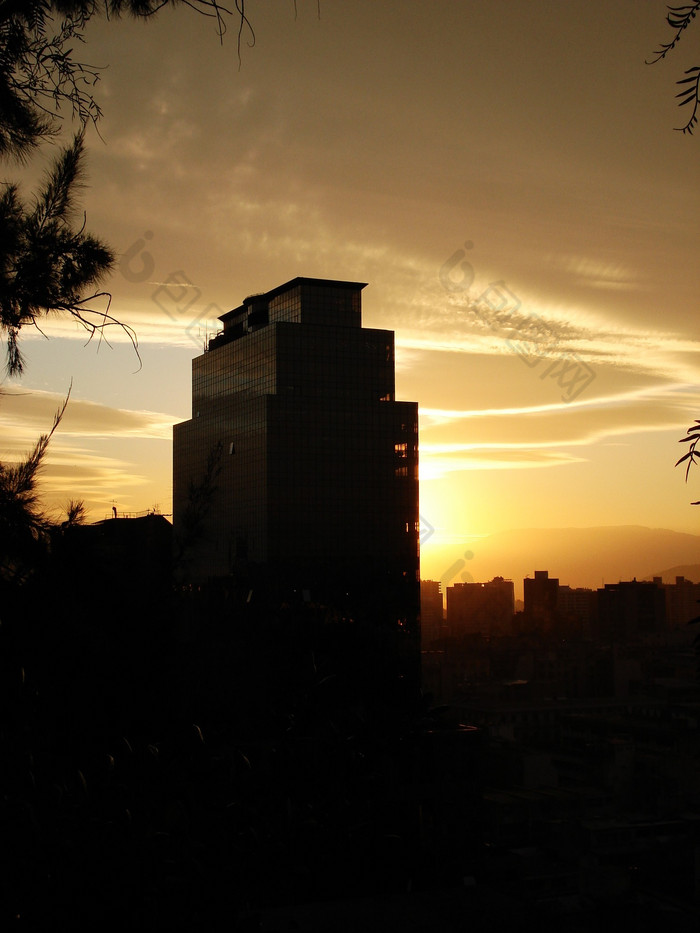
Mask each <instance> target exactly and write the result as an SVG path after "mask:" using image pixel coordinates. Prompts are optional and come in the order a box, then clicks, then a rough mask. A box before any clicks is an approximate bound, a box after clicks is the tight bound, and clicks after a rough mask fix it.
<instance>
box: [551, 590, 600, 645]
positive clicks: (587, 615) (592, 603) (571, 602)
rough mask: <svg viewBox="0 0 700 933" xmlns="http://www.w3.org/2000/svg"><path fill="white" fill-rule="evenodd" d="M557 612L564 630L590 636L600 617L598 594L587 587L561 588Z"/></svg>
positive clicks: (558, 592)
mask: <svg viewBox="0 0 700 933" xmlns="http://www.w3.org/2000/svg"><path fill="white" fill-rule="evenodd" d="M556 612H557V616H558V620H559V624H560V625H561V627H562V629H563V630H564V631H566V632H569V633H571V634H579V635H583V634H588V633H590V632H591V631H592V630H593V627H594V625H595V621H596V618H597V615H598V594H597V593H596V591H595V590H589V589H586V588H585V587H580V586H578V587H571V586H559V588H558V590H557V605H556Z"/></svg>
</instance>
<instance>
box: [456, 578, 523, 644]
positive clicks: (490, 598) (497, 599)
mask: <svg viewBox="0 0 700 933" xmlns="http://www.w3.org/2000/svg"><path fill="white" fill-rule="evenodd" d="M514 613H515V591H514V587H513V581H512V580H504V579H503V577H494V578H493V580H491V581H490V582H488V583H455V584H454V586H448V587H447V629H448V632H449V634H450V635H451V636H453V637H455V636H456V637H459V636H460V635H475V634H481V635H486V636H489V637H492V636H496V635H508V634H510V633H511V632H512V630H513V615H514Z"/></svg>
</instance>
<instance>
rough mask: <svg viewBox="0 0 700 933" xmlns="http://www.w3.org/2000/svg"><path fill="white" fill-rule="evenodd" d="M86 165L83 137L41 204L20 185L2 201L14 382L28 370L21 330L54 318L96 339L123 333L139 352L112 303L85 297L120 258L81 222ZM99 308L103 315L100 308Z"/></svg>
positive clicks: (4, 308)
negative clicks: (110, 330) (114, 329)
mask: <svg viewBox="0 0 700 933" xmlns="http://www.w3.org/2000/svg"><path fill="white" fill-rule="evenodd" d="M82 161H83V138H82V136H77V137H76V138H75V139H74V140H73V143H72V144H71V145H70V146H68V147H66V148H65V149H64V150H63V151H62V152H61V153H60V155H59V156H58V157H57V159H56V161H55V162H54V164H53V166H52V167H51V169H50V170H49V172H48V173H47V176H46V179H45V181H44V184H43V185H42V187H41V189H40V190H39V191H38V192H37V194H36V196H35V198H34V203H33V204H31V205H30V206H26V205H25V204H24V203H23V202H22V200H21V199H20V196H19V191H18V189H17V186H16V185H10V184H7V185H5V190H4V192H3V193H2V195H0V329H1V330H2V331H3V333H4V334H5V336H6V341H7V371H8V373H9V374H10V375H16V374H20V373H22V371H23V369H24V361H23V358H22V354H21V352H20V349H19V345H18V340H19V334H20V331H21V329H22V328H23V327H26V326H28V325H33V326H37V327H38V326H39V325H40V323H41V321H42V319H43V318H44V317H46V316H47V315H50V314H67V315H70V316H72V317H73V318H74V319H75V320H77V321H78V322H79V323H80V324H81V325H82V326H83V327H85V328H86V330H87V331H88V333H89V334H90V336H92V335H93V334H95V333H103V332H104V330H105V328H107V327H109V326H112V325H117V326H122V327H123V329H125V330H126V331H127V333H128V334H129V336H130V337H131V339H132V342H133V344H134V346H136V337H135V335H134V334H133V332H132V331H131V330H130V328H128V327H124V326H123V325H118V324H117V321H116V320H115V319H114V318H113V317H112V316H111V315H110V314H109V313H108V309H109V295H107V294H106V293H104V292H93V293H92V294H91V295H89V297H84V293H85V290H86V289H89V288H90V287H93V286H94V285H96V284H97V283H98V282H99V281H100V279H102V278H103V277H104V276H105V275H106V274H107V273H108V272H109V270H110V269H111V267H112V263H113V255H112V252H111V251H110V250H109V248H108V247H107V246H105V245H104V244H103V243H101V242H100V241H99V240H98V239H97V238H96V237H94V236H92V234H90V233H87V232H86V231H85V221H84V217H80V216H76V214H77V212H76V208H75V195H76V190H77V189H79V187H80V184H81V176H82ZM98 300H102V304H103V307H102V308H96V307H95V306H94V302H95V301H98Z"/></svg>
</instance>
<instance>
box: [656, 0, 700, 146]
mask: <svg viewBox="0 0 700 933" xmlns="http://www.w3.org/2000/svg"><path fill="white" fill-rule="evenodd" d="M698 12H700V2H698V3H688V4H685V5H684V6H670V7H668V13H667V14H666V22H667V23H668V25H669V26H670V27H671V28H672V29H674V30H675V34H674V36H673V38H672V39H671V40H670V41H669V42H662V43H661V44H660V47H659V48H658V49H657V50H656V52H654V57H653V58H651V59H647V65H653V64H655V63H656V62H658V61H660V60H661V59H662V58H666V56H667V55H668V53H669V52H670V51H672V50H673V49H675V47H676V46H677V45H678V43H679V41H680V38H681V36H682V35H683V33H684V32H685V30H686V29H687V28H688V27H689V26H690V24H691V23H692V22H693V20H694V19H695V17H696V16H697V14H698ZM685 74H686V76H688V77H685V78H681V79H680V80H679V81H676V84H678V85H680V86H681V88H682V90H681V91H680V92H679V93H678V94H676V97H677V98H678V97H680V98H682V100H680V101H679V102H678V106H679V107H684V106H685V105H686V104H692V105H693V109H692V112H691V114H690V118H689V119H688V121H687V122H686V123H685V125H684V126H677V127H675V129H676V130H678V131H679V132H680V133H683V134H685V133H688V134H689V135H690V136H692V134H693V130H694V129H695V127H696V126H697V122H698V109H700V67H698V66H697V65H694V66H693V67H691V68H688V70H687V71H686V72H685ZM683 85H688V87H683Z"/></svg>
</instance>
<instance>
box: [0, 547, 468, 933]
mask: <svg viewBox="0 0 700 933" xmlns="http://www.w3.org/2000/svg"><path fill="white" fill-rule="evenodd" d="M68 531H70V529H68ZM132 569H133V572H130V573H128V574H127V575H125V574H124V572H123V567H122V568H121V570H117V567H116V565H114V566H112V567H110V566H105V565H104V564H102V565H100V560H99V559H98V558H97V556H96V555H95V553H94V552H93V553H92V554H91V552H90V549H86V548H82V547H73V546H71V547H68V546H66V544H65V541H64V540H63V538H61V537H60V536H59V537H58V538H55V540H54V543H53V547H52V551H51V554H50V555H48V556H46V558H45V561H44V564H43V566H42V567H41V568H40V571H38V572H36V573H34V574H32V575H31V576H30V577H29V579H27V580H25V581H24V582H23V583H21V584H18V583H17V582H16V581H13V582H8V581H7V580H5V581H4V582H3V584H2V593H1V594H0V607H1V609H0V621H1V622H2V625H1V627H0V639H1V642H0V657H1V658H2V691H3V696H2V745H3V748H2V759H3V762H4V765H3V770H4V777H3V799H2V837H3V846H4V849H5V857H6V867H5V870H4V872H3V875H2V883H3V885H4V887H5V891H4V894H3V911H4V917H3V920H4V928H7V927H6V926H5V925H10V926H12V925H14V926H16V927H17V928H24V929H34V930H47V929H76V928H83V927H86V928H87V927H91V928H94V927H97V928H99V927H100V926H101V925H103V924H105V923H107V922H109V923H110V924H111V925H112V926H114V925H115V924H116V926H117V927H123V928H124V929H126V928H127V927H128V928H132V927H134V926H137V927H141V926H143V927H145V926H146V925H148V926H149V927H151V928H156V929H188V930H199V929H201V930H216V929H226V930H239V929H240V930H247V929H261V928H262V927H260V926H259V920H258V919H256V918H257V915H258V913H259V911H261V910H263V909H267V908H271V907H274V906H276V905H278V906H279V905H284V904H290V903H291V904H293V903H304V902H316V901H323V900H326V899H329V898H345V899H348V898H357V897H362V896H364V897H372V896H375V895H382V896H386V895H387V894H391V893H395V894H397V893H404V894H405V893H406V892H407V891H409V890H410V889H418V890H421V889H426V890H429V889H431V888H434V887H435V886H436V885H438V883H439V884H440V885H442V884H444V883H446V882H450V883H456V884H459V883H460V882H461V879H462V877H463V876H464V875H465V874H469V873H470V872H471V871H472V866H471V861H470V860H471V857H472V851H471V850H472V849H473V847H474V841H475V840H474V839H472V840H471V842H470V841H469V840H466V844H465V839H464V837H463V833H462V831H461V830H460V832H459V834H456V833H455V832H452V831H451V830H450V827H453V826H455V825H456V823H459V824H460V825H461V826H463V825H464V822H465V821H467V822H469V823H470V824H471V823H473V820H474V814H473V813H471V812H467V811H468V810H470V808H472V807H473V801H474V799H475V795H474V794H473V793H466V794H465V793H464V791H465V789H466V788H467V787H468V786H470V785H473V782H474V775H473V773H471V774H470V773H458V772H459V771H460V769H461V771H462V772H463V771H464V768H463V765H459V766H458V765H457V764H456V763H457V762H460V761H463V760H464V758H463V756H462V755H461V754H456V755H454V754H453V755H452V763H451V762H450V754H449V753H448V754H447V757H445V752H444V748H443V747H442V745H441V744H440V742H439V740H438V742H437V743H434V739H435V736H436V734H437V732H440V729H439V728H436V724H435V723H434V722H433V721H431V720H429V719H425V717H424V716H423V709H422V700H421V697H420V693H419V690H418V686H417V685H416V684H415V683H414V684H412V685H410V686H407V685H406V683H405V679H403V678H402V677H401V676H400V670H399V667H398V666H397V664H396V658H397V656H398V655H397V653H396V648H397V645H396V643H395V639H394V636H393V635H391V634H390V633H388V632H382V631H378V630H376V629H373V627H372V625H371V622H370V620H367V621H366V623H361V622H360V623H353V624H350V623H347V622H342V621H340V622H338V621H334V622H330V621H329V620H328V614H327V612H326V611H325V609H323V608H320V607H317V606H311V605H309V604H308V603H303V601H301V600H300V601H299V602H298V603H296V604H295V603H294V601H293V600H289V601H284V602H278V603H277V605H274V600H272V599H270V598H265V597H263V596H260V598H257V597H256V596H255V595H254V596H253V598H250V599H249V596H248V594H247V593H246V592H243V591H242V592H240V593H239V592H237V591H236V590H234V589H233V588H232V587H224V586H221V587H214V588H211V589H210V590H207V591H195V590H192V589H190V588H187V587H180V588H174V587H172V586H171V585H170V584H169V582H168V580H167V574H165V575H163V576H160V577H159V576H158V575H157V574H156V575H155V576H154V577H151V576H149V574H142V575H139V573H138V572H137V570H136V569H135V568H132ZM442 731H443V734H446V733H445V731H444V727H442ZM448 731H449V733H450V734H451V735H452V740H448V742H447V745H446V746H445V747H448V748H449V746H450V745H451V744H453V743H454V741H456V742H457V743H459V741H460V736H461V737H462V738H466V739H468V740H472V739H473V735H472V734H470V733H469V731H468V730H467V732H466V733H465V734H464V735H461V733H460V732H459V730H454V729H452V728H451V727H450V729H449V730H448ZM431 743H433V744H435V747H434V748H432V747H431ZM455 768H456V769H457V770H455ZM438 780H439V784H440V787H439V792H438V789H437V782H438ZM465 782H466V783H465ZM458 787H459V790H458V789H457V788H458ZM450 788H452V789H453V792H451V791H450ZM448 810H449V812H448ZM457 838H459V845H453V844H452V843H454V842H455V841H456V840H457Z"/></svg>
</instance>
